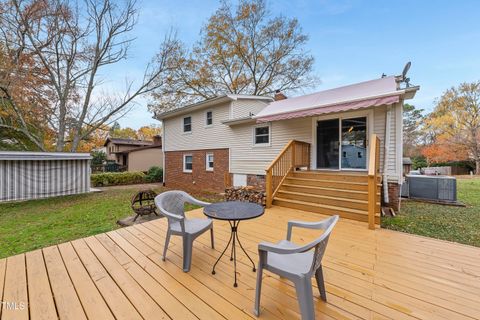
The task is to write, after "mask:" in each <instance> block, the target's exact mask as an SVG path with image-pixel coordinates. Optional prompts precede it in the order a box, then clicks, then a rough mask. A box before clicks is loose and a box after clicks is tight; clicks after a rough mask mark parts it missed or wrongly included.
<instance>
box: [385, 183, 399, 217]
mask: <svg viewBox="0 0 480 320" xmlns="http://www.w3.org/2000/svg"><path fill="white" fill-rule="evenodd" d="M382 190H383V188H382ZM399 192H400V185H399V184H398V183H392V182H389V183H388V201H389V204H388V206H389V207H390V208H392V209H393V210H395V212H397V211H398V206H399V204H400V203H399V202H400V193H399Z"/></svg>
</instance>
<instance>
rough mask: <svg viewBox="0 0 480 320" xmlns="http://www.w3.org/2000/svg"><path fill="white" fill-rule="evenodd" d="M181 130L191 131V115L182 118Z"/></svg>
mask: <svg viewBox="0 0 480 320" xmlns="http://www.w3.org/2000/svg"><path fill="white" fill-rule="evenodd" d="M183 132H192V117H185V118H183Z"/></svg>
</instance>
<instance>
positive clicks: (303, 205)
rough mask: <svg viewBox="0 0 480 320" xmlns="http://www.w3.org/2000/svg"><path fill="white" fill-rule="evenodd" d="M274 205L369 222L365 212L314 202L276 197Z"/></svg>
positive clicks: (378, 216) (377, 218) (377, 219)
mask: <svg viewBox="0 0 480 320" xmlns="http://www.w3.org/2000/svg"><path fill="white" fill-rule="evenodd" d="M273 204H274V205H277V206H281V207H286V208H292V209H299V210H304V211H308V212H315V213H320V214H325V215H335V214H338V215H339V216H340V217H342V218H347V219H352V220H357V221H364V222H367V221H368V212H367V211H365V210H358V209H351V208H344V207H338V206H333V205H327V204H319V203H312V202H305V201H300V200H294V199H286V198H281V197H275V198H274V199H273ZM375 221H376V223H379V222H380V213H379V212H378V213H377V214H376V216H375Z"/></svg>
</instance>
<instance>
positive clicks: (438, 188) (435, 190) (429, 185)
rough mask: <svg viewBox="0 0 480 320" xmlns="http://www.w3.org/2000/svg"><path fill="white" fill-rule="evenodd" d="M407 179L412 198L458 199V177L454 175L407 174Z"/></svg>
mask: <svg viewBox="0 0 480 320" xmlns="http://www.w3.org/2000/svg"><path fill="white" fill-rule="evenodd" d="M407 181H408V193H409V196H410V198H417V199H427V200H433V201H441V202H456V201H457V179H455V178H454V177H449V176H419V175H407Z"/></svg>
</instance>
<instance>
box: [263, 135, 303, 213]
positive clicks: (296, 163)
mask: <svg viewBox="0 0 480 320" xmlns="http://www.w3.org/2000/svg"><path fill="white" fill-rule="evenodd" d="M300 167H307V169H308V168H309V167H310V144H309V143H307V142H303V141H297V140H290V142H288V143H287V144H286V145H285V147H284V148H283V149H282V151H281V152H280V153H279V155H278V156H277V157H276V158H275V159H274V160H273V161H272V163H271V164H270V165H269V166H268V168H267V169H266V170H265V171H266V180H265V189H266V196H267V199H266V206H267V208H270V207H271V206H272V201H273V197H275V194H276V193H277V191H278V189H279V188H280V185H281V184H282V182H283V180H285V178H286V177H287V175H288V174H289V173H290V172H291V171H292V170H294V169H295V168H300Z"/></svg>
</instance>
